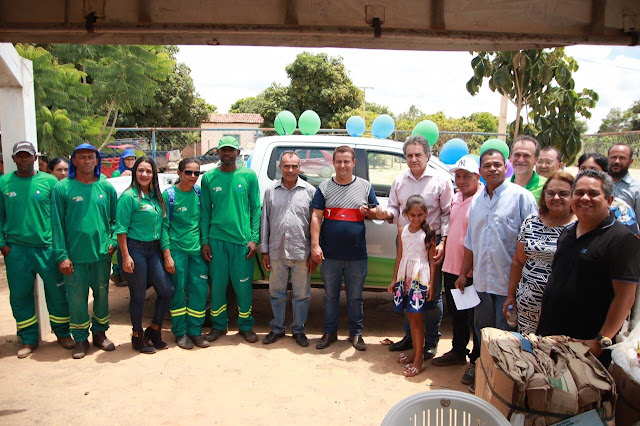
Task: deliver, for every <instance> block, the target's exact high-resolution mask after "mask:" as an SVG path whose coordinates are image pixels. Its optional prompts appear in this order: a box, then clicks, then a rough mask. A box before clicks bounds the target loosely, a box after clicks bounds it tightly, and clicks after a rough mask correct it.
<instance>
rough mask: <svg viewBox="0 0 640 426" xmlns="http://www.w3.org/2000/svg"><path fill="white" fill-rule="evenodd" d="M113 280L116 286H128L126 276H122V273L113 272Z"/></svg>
mask: <svg viewBox="0 0 640 426" xmlns="http://www.w3.org/2000/svg"><path fill="white" fill-rule="evenodd" d="M110 278H111V281H113V284H114V285H115V286H116V287H126V286H127V282H126V281H125V280H124V278H122V275H120V274H111V277H110Z"/></svg>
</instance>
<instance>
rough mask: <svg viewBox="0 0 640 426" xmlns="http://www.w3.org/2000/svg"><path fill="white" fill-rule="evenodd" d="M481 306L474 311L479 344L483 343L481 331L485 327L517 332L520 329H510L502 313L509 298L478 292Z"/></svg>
mask: <svg viewBox="0 0 640 426" xmlns="http://www.w3.org/2000/svg"><path fill="white" fill-rule="evenodd" d="M478 297H479V298H480V304H479V305H478V306H476V307H475V308H474V310H473V327H474V328H475V331H476V336H478V342H481V341H482V334H481V330H482V329H483V328H485V327H494V328H499V329H500V330H508V331H516V330H517V328H518V327H509V325H508V324H507V319H506V318H505V317H504V314H503V313H502V305H504V301H505V300H507V296H498V295H497V294H493V293H485V292H481V291H479V292H478Z"/></svg>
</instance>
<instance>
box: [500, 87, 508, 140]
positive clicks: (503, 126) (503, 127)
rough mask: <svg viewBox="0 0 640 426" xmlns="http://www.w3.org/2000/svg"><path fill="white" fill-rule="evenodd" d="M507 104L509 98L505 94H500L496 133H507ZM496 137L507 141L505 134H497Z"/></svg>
mask: <svg viewBox="0 0 640 426" xmlns="http://www.w3.org/2000/svg"><path fill="white" fill-rule="evenodd" d="M508 105H509V98H507V95H502V98H501V99H500V118H499V119H498V133H507V106H508ZM498 139H502V140H503V141H505V142H506V141H507V137H506V136H498Z"/></svg>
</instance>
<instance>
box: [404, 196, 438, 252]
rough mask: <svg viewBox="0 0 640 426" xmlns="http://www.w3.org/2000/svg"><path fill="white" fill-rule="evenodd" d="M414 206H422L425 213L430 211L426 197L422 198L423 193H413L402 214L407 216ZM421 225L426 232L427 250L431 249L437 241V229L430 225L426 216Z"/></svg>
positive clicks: (425, 242) (425, 243) (425, 244)
mask: <svg viewBox="0 0 640 426" xmlns="http://www.w3.org/2000/svg"><path fill="white" fill-rule="evenodd" d="M414 207H420V208H421V209H422V210H424V212H425V213H427V212H428V209H427V204H426V203H425V201H424V198H422V196H421V195H412V196H411V197H409V199H408V200H407V205H406V206H405V207H404V210H402V214H404V215H405V216H406V215H407V214H408V213H409V210H411V209H412V208H414ZM420 226H421V227H422V230H423V231H424V234H425V235H424V246H425V247H426V248H427V251H429V250H430V249H431V246H432V245H434V244H435V243H436V231H434V230H433V228H432V227H431V226H430V225H429V223H428V222H427V219H426V217H425V218H424V219H423V220H422V224H420Z"/></svg>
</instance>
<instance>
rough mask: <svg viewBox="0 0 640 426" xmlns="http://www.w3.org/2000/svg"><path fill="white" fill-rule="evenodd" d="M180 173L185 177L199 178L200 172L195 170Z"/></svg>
mask: <svg viewBox="0 0 640 426" xmlns="http://www.w3.org/2000/svg"><path fill="white" fill-rule="evenodd" d="M182 173H184V174H185V176H195V177H198V176H200V170H196V171H193V170H185V171H184V172H182Z"/></svg>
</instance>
